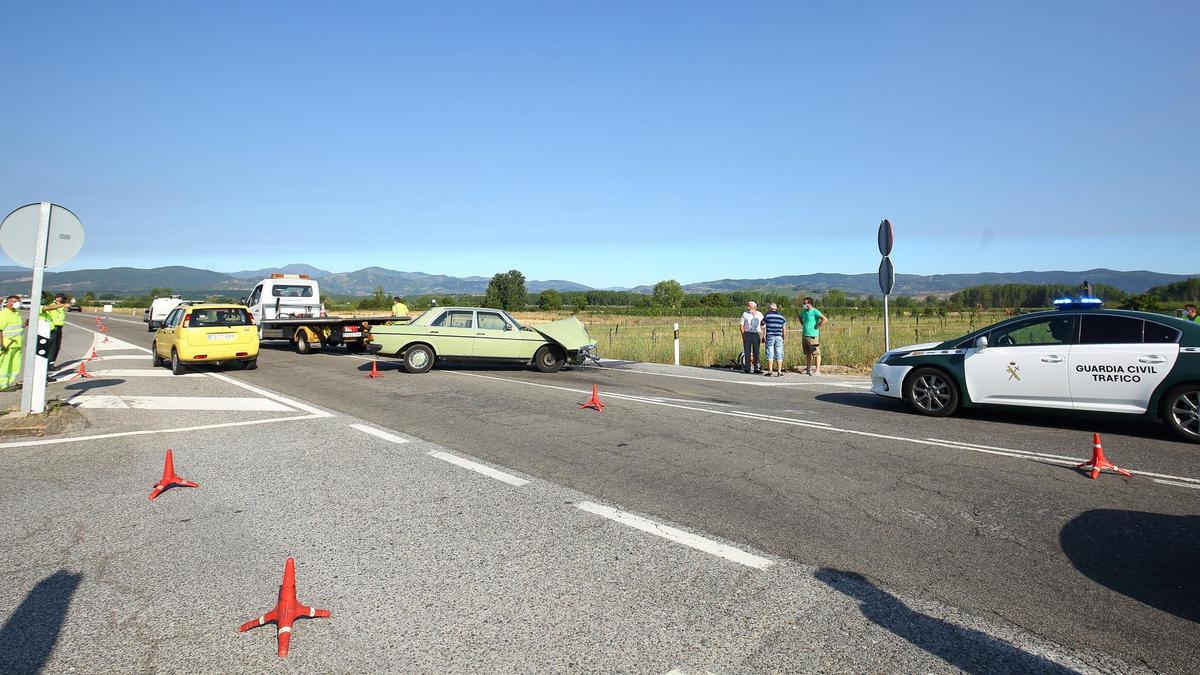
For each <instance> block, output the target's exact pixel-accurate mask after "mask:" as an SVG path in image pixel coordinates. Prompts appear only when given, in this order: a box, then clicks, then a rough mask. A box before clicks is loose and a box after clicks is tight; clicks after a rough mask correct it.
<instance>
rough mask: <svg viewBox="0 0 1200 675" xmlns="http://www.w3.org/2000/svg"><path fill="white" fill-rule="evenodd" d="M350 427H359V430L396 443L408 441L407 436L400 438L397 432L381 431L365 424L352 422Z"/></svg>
mask: <svg viewBox="0 0 1200 675" xmlns="http://www.w3.org/2000/svg"><path fill="white" fill-rule="evenodd" d="M350 428H351V429H358V430H359V431H361V432H363V433H364V434H370V435H372V436H375V437H376V438H382V439H383V440H385V441H391V442H392V443H396V444H400V443H407V442H408V439H407V438H400V437H399V436H397V435H395V434H389V433H388V432H386V431H380V430H379V429H376V428H374V427H369V426H367V425H365V424H351V425H350Z"/></svg>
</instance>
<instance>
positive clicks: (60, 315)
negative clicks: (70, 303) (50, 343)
mask: <svg viewBox="0 0 1200 675" xmlns="http://www.w3.org/2000/svg"><path fill="white" fill-rule="evenodd" d="M66 322H67V308H66V307H59V308H58V309H52V310H50V325H51V326H54V327H55V328H60V327H62V325H63V324H64V323H66Z"/></svg>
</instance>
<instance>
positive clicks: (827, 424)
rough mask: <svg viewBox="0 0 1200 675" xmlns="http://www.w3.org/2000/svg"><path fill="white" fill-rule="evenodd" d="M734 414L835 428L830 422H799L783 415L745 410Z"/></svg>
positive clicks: (736, 411)
mask: <svg viewBox="0 0 1200 675" xmlns="http://www.w3.org/2000/svg"><path fill="white" fill-rule="evenodd" d="M733 412H735V413H738V414H740V415H750V416H752V417H758V418H761V419H764V420H770V421H772V422H804V423H805V424H816V425H818V426H822V427H829V426H833V425H832V424H830V423H828V422H817V421H815V420H798V419H795V418H792V417H783V416H782V415H766V414H764V413H756V412H746V411H745V410H734V411H733Z"/></svg>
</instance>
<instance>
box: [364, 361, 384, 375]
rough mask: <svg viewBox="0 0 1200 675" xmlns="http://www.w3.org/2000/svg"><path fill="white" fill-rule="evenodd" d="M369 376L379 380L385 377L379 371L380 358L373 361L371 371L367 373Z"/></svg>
mask: <svg viewBox="0 0 1200 675" xmlns="http://www.w3.org/2000/svg"><path fill="white" fill-rule="evenodd" d="M367 377H369V378H371V379H372V380H378V379H379V378H381V377H383V375H381V374H380V373H379V359H375V360H374V361H372V362H371V372H369V373H367Z"/></svg>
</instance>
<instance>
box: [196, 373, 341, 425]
mask: <svg viewBox="0 0 1200 675" xmlns="http://www.w3.org/2000/svg"><path fill="white" fill-rule="evenodd" d="M207 375H208V376H209V377H215V378H217V379H218V380H221V381H222V382H228V383H229V384H232V385H233V386H235V387H241V388H242V389H245V390H246V391H252V392H254V393H255V394H258V395H259V396H266V397H267V398H270V399H275V400H276V401H279V402H280V403H282V404H284V405H288V406H291V407H293V408H298V409H300V410H303V411H305V412H307V413H311V414H312V415H314V416H316V417H333V416H334V414H333V413H331V412H326V411H324V410H321V409H320V408H314V407H313V406H311V405H306V404H304V403H300V402H298V401H294V400H292V399H290V398H286V397H283V396H280V395H279V394H273V393H271V392H269V391H267V390H266V389H259V388H258V387H255V386H253V385H249V384H246V383H245V382H241V381H238V380H236V379H234V378H232V377H229V376H228V375H222V374H220V373H207Z"/></svg>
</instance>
